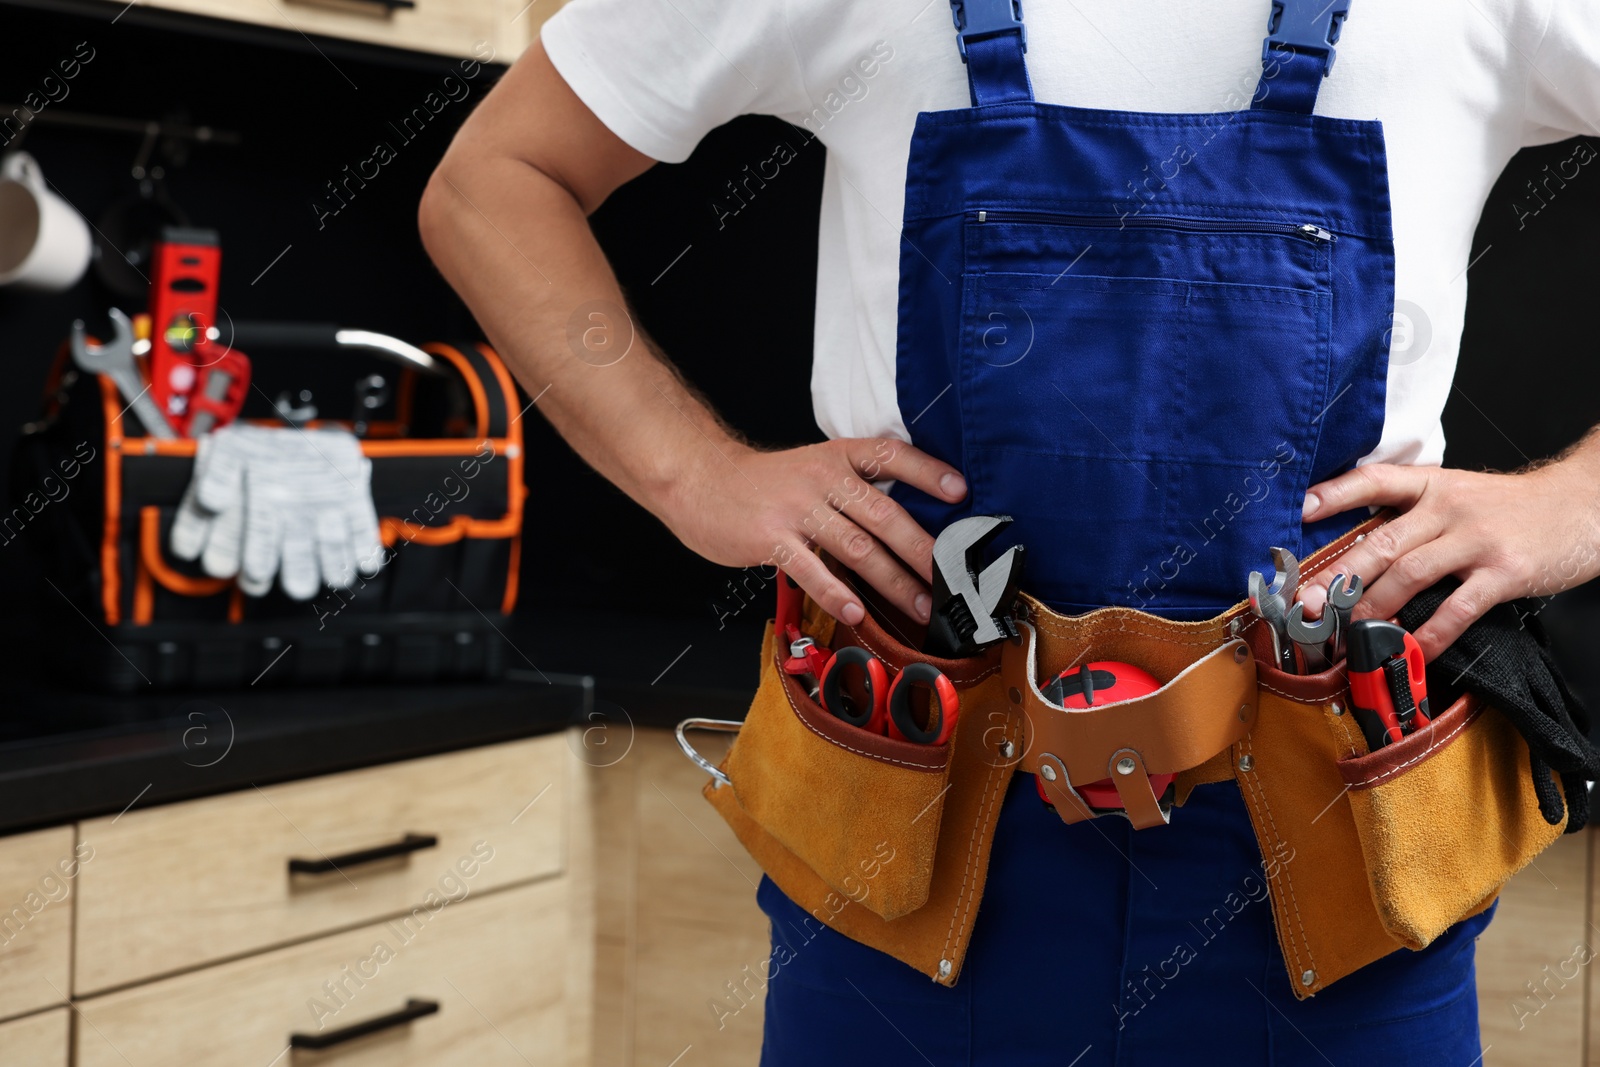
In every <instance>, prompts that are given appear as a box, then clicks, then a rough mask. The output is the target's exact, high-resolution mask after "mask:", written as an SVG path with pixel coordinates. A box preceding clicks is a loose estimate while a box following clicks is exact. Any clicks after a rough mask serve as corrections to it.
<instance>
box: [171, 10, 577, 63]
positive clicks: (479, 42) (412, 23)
mask: <svg viewBox="0 0 1600 1067" xmlns="http://www.w3.org/2000/svg"><path fill="white" fill-rule="evenodd" d="M562 2H563V0H532V2H531V3H530V2H529V0H415V3H414V5H413V6H410V7H396V8H393V9H390V8H389V7H387V6H385V5H384V4H383V3H382V2H380V0H370V2H369V0H286V2H281V3H280V2H279V0H147V3H148V5H149V6H151V7H161V8H167V9H169V10H173V11H182V12H186V13H188V14H192V15H209V16H211V17H213V18H223V19H232V20H235V21H239V22H252V23H256V24H258V25H262V26H269V27H272V28H273V29H278V30H288V31H291V32H297V33H303V34H322V35H325V36H328V37H345V38H349V39H352V40H357V41H365V42H368V43H370V44H381V45H389V46H392V47H395V48H409V49H414V50H417V51H422V52H439V53H443V54H445V55H456V56H466V57H472V58H476V59H479V60H489V59H491V58H492V59H494V60H496V61H498V62H501V63H510V62H511V61H512V60H514V59H516V58H517V56H518V55H520V54H521V53H522V50H523V49H524V48H526V47H527V46H528V45H529V44H530V43H532V41H533V39H534V37H535V36H537V35H538V30H539V26H540V24H541V23H543V22H544V20H545V19H547V18H549V17H550V16H551V15H552V14H554V13H555V11H556V9H557V8H559V7H560V6H561V4H562ZM312 60H313V61H316V62H320V60H315V57H312Z"/></svg>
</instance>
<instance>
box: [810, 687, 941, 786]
mask: <svg viewBox="0 0 1600 1067" xmlns="http://www.w3.org/2000/svg"><path fill="white" fill-rule="evenodd" d="M778 686H779V688H781V689H782V690H783V698H784V699H785V700H787V701H788V702H789V710H791V711H793V712H794V717H795V718H796V719H798V720H799V721H800V725H801V726H804V727H805V728H806V729H807V730H810V731H811V732H812V733H814V734H816V735H817V736H818V737H820V738H822V739H823V740H824V741H826V742H828V744H830V745H833V746H834V747H836V748H842V749H844V750H845V751H846V752H854V753H855V754H856V755H858V756H865V757H866V758H867V759H870V760H877V761H878V762H879V763H897V764H899V765H900V766H902V767H910V768H911V769H912V770H916V771H929V772H936V771H938V770H939V768H937V767H932V766H929V765H928V764H925V763H912V762H910V761H909V760H899V759H893V758H891V757H889V756H879V755H875V754H873V753H871V752H867V751H865V750H863V749H859V748H853V747H851V746H850V745H847V744H845V743H844V742H842V741H835V740H834V739H833V738H831V737H829V736H828V735H827V734H825V733H823V732H822V731H821V730H818V729H817V728H816V727H815V726H812V725H811V724H810V723H809V722H806V717H805V716H804V715H802V714H800V709H799V708H797V707H795V703H794V697H793V696H792V695H790V693H789V687H788V686H786V685H784V684H783V679H781V678H780V679H778ZM950 757H951V758H952V759H954V758H955V753H954V752H952V753H950Z"/></svg>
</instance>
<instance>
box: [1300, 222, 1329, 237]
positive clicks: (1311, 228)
mask: <svg viewBox="0 0 1600 1067" xmlns="http://www.w3.org/2000/svg"><path fill="white" fill-rule="evenodd" d="M1300 232H1301V233H1303V234H1305V235H1306V236H1307V237H1309V238H1311V239H1312V240H1313V241H1333V240H1335V239H1336V238H1335V237H1334V236H1333V234H1331V233H1329V232H1328V231H1327V230H1324V229H1323V228H1322V227H1321V226H1317V225H1315V224H1313V223H1310V222H1308V223H1306V224H1305V225H1304V226H1302V227H1300Z"/></svg>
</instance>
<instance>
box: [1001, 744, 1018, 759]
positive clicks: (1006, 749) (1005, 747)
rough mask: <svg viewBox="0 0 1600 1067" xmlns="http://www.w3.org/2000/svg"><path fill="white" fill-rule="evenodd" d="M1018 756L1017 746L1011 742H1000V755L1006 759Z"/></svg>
mask: <svg viewBox="0 0 1600 1067" xmlns="http://www.w3.org/2000/svg"><path fill="white" fill-rule="evenodd" d="M1016 754H1017V746H1016V745H1013V744H1012V743H1011V742H1010V741H1002V742H1000V755H1001V756H1002V757H1004V758H1005V759H1010V758H1011V757H1012V756H1015V755H1016Z"/></svg>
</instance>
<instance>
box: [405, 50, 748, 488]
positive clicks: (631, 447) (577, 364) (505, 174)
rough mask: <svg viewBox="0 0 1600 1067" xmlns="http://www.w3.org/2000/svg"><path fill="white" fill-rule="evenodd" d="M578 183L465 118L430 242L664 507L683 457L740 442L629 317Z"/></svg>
mask: <svg viewBox="0 0 1600 1067" xmlns="http://www.w3.org/2000/svg"><path fill="white" fill-rule="evenodd" d="M508 77H509V76H508ZM492 103H493V97H491V100H490V101H488V102H486V103H485V105H484V106H485V108H489V107H490V105H491V104H492ZM479 117H480V116H474V120H473V121H474V122H476V121H477V120H478V118H479ZM583 195H584V192H583V191H582V190H579V191H577V192H576V194H575V191H574V190H572V189H570V188H569V187H568V186H567V185H565V184H563V182H562V181H561V180H558V178H557V177H552V176H551V175H549V174H546V173H544V172H543V171H542V170H540V169H539V168H538V167H537V166H535V165H533V164H531V163H529V162H526V161H524V160H523V159H519V158H517V157H516V153H515V152H512V151H507V150H505V148H504V146H502V145H500V144H498V143H497V141H496V138H495V137H494V135H493V133H492V132H490V133H487V134H479V133H478V131H477V130H475V129H474V125H473V122H469V123H468V125H467V126H466V127H464V129H463V131H462V134H461V136H459V137H458V139H457V142H456V143H455V144H454V145H453V146H452V147H451V150H450V152H449V154H448V155H447V156H446V157H445V159H444V161H443V162H442V163H441V164H440V166H439V168H438V170H437V171H436V172H435V174H434V176H433V179H432V181H431V182H430V183H429V187H428V190H427V192H426V194H425V195H424V198H423V203H422V207H421V210H420V214H419V222H420V225H421V231H422V236H423V242H424V244H425V245H426V247H427V250H428V252H429V254H430V255H431V256H432V257H433V260H434V262H435V264H437V265H438V267H439V270H440V271H441V272H442V273H443V274H444V276H445V278H446V280H448V281H449V282H450V284H451V285H452V286H453V287H454V288H455V290H456V292H457V293H459V294H460V295H461V297H462V299H463V300H465V301H466V303H467V305H468V307H470V308H471V309H472V312H473V314H474V316H476V318H477V320H478V323H479V324H480V325H481V326H482V327H483V330H484V332H485V333H486V334H487V335H488V337H489V340H490V342H491V343H492V344H493V345H494V347H495V349H496V351H498V352H499V353H500V355H501V356H503V357H504V358H505V359H506V362H507V363H508V364H509V365H510V366H511V368H512V369H513V371H514V372H515V373H516V375H517V377H518V378H519V379H520V380H521V381H522V384H523V385H524V387H525V388H527V390H528V392H529V395H530V396H534V397H536V398H537V400H538V409H539V411H540V412H541V413H542V414H543V415H544V417H545V418H547V419H548V420H549V421H550V422H551V423H552V424H553V425H554V426H555V428H556V430H557V431H558V432H559V433H560V434H561V435H562V437H563V438H565V439H566V441H567V442H568V443H569V444H570V445H571V446H572V447H573V448H574V449H575V450H576V451H577V452H578V454H579V455H581V456H582V457H583V458H584V459H585V460H586V461H588V462H589V463H590V464H591V465H592V466H593V467H594V468H595V469H596V470H597V471H599V472H600V473H601V474H602V475H604V476H605V477H606V478H607V479H609V480H610V481H612V482H613V483H614V484H616V485H617V486H618V487H619V488H620V489H622V490H623V492H625V493H627V494H628V495H629V496H630V497H632V498H633V499H634V500H636V501H638V502H639V503H640V504H642V505H644V506H645V507H647V508H649V509H650V510H651V511H652V512H654V513H655V514H657V515H658V516H662V512H663V509H665V508H666V507H668V506H669V505H670V503H671V499H672V494H673V490H674V487H675V486H676V485H679V484H681V481H682V478H683V475H684V474H685V472H686V471H688V470H693V469H696V468H697V467H699V466H701V465H709V464H714V463H715V464H723V465H724V466H726V465H727V464H729V463H731V462H733V461H734V460H736V459H737V455H736V452H737V451H739V449H738V447H737V446H736V445H734V444H733V443H732V442H731V440H730V435H729V434H728V432H727V430H726V429H725V428H724V427H723V426H722V425H721V424H720V423H719V421H718V420H717V419H716V417H715V415H714V414H713V413H712V412H711V411H710V410H709V408H708V407H707V406H706V404H705V403H704V401H703V400H702V399H701V398H700V397H699V396H698V395H696V394H695V392H694V391H693V390H692V389H690V388H689V387H688V386H687V384H686V383H684V382H683V381H682V380H681V379H680V378H679V376H678V375H677V373H676V372H675V371H674V370H673V368H672V367H671V366H670V365H669V364H668V363H667V362H666V361H665V360H664V359H662V358H661V357H660V355H659V353H658V352H656V351H655V350H654V349H653V348H652V346H651V345H650V344H649V343H648V342H647V340H646V339H645V338H644V337H643V335H642V334H641V333H640V332H639V330H638V327H637V324H635V323H633V322H631V320H630V318H629V317H628V314H627V312H626V310H625V301H624V298H623V295H622V292H621V289H620V287H619V285H618V283H617V279H616V276H615V274H614V273H613V272H612V270H611V267H610V265H609V264H608V263H607V262H606V258H605V255H604V254H603V253H602V251H601V249H600V247H599V245H598V244H597V243H596V242H595V239H594V236H593V233H592V231H591V230H590V228H589V224H588V220H587V217H586V214H585V207H586V205H584V204H582V203H580V202H579V197H580V196H583ZM587 206H589V207H592V206H593V205H587ZM728 473H729V474H734V471H732V470H729V471H728ZM663 517H664V516H663Z"/></svg>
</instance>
